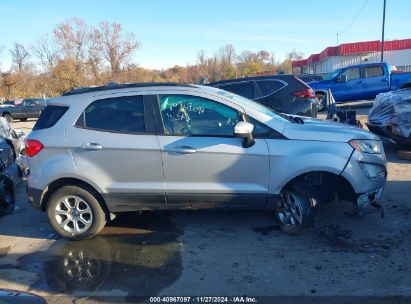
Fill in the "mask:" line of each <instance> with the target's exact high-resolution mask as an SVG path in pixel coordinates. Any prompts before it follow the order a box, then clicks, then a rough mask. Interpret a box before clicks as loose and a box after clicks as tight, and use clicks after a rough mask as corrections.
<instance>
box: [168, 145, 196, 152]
mask: <svg viewBox="0 0 411 304" xmlns="http://www.w3.org/2000/svg"><path fill="white" fill-rule="evenodd" d="M166 152H171V153H179V154H192V153H196V152H197V150H196V149H194V148H193V147H189V146H180V147H174V148H170V149H167V150H166Z"/></svg>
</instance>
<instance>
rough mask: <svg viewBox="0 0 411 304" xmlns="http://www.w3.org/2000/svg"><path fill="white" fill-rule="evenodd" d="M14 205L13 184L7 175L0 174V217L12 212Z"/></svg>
mask: <svg viewBox="0 0 411 304" xmlns="http://www.w3.org/2000/svg"><path fill="white" fill-rule="evenodd" d="M15 203H16V198H15V194H14V182H13V180H12V179H11V178H10V177H9V176H8V175H7V174H4V173H0V216H1V215H5V214H7V213H10V212H12V211H13V210H14V206H15Z"/></svg>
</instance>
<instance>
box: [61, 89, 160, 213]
mask: <svg viewBox="0 0 411 304" xmlns="http://www.w3.org/2000/svg"><path fill="white" fill-rule="evenodd" d="M80 114H81V115H80ZM78 115H79V118H78V119H77V121H76V123H75V125H74V126H70V127H69V128H67V130H66V137H67V145H68V147H69V149H70V151H71V153H72V155H73V158H74V162H75V165H76V167H77V169H78V172H79V174H81V176H83V177H84V178H85V179H86V180H90V181H93V182H94V183H95V184H97V185H99V186H100V187H101V188H102V190H103V191H104V192H105V193H107V194H108V196H109V197H110V200H111V202H112V203H113V205H114V208H115V209H114V210H118V211H122V210H123V211H128V210H140V209H145V208H152V209H156V208H161V207H164V203H165V197H164V176H163V168H162V162H161V154H160V146H159V144H158V140H157V137H156V135H155V132H154V129H153V125H152V113H151V112H150V105H149V98H148V96H147V95H146V94H145V93H142V94H140V95H136V94H129V95H117V94H116V95H106V96H104V95H103V96H100V97H95V98H92V99H91V100H90V101H89V103H88V105H87V106H86V107H85V108H84V109H83V111H82V112H81V113H79V114H78Z"/></svg>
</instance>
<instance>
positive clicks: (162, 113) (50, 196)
mask: <svg viewBox="0 0 411 304" xmlns="http://www.w3.org/2000/svg"><path fill="white" fill-rule="evenodd" d="M25 145H26V153H27V156H28V165H29V174H28V177H27V179H28V184H27V193H28V198H29V201H30V203H31V204H32V205H33V206H34V207H35V208H37V209H40V210H42V211H45V212H47V214H48V218H49V221H50V223H51V225H52V227H53V228H54V229H55V230H56V232H57V233H59V234H60V235H61V236H63V237H66V238H69V239H74V240H79V239H86V238H91V237H93V236H94V235H96V234H97V233H98V232H99V231H100V230H101V229H102V228H103V227H104V226H105V224H106V222H107V221H108V220H111V219H113V218H114V217H115V214H116V213H118V212H126V211H141V210H164V209H187V208H188V209H202V208H247V209H249V208H254V209H267V210H271V211H272V213H273V219H274V218H276V219H277V220H278V221H279V223H280V227H281V228H282V230H283V231H285V232H288V233H297V232H299V231H301V230H302V229H303V228H304V227H305V226H306V225H307V223H308V222H309V219H310V217H311V216H312V214H313V210H312V209H313V208H315V207H317V206H318V205H320V204H322V203H323V202H327V201H330V200H334V199H335V197H336V196H338V197H339V198H340V199H341V200H345V201H350V202H352V203H354V204H355V205H356V206H357V207H359V208H363V207H367V206H369V205H372V204H374V203H375V201H376V200H377V199H378V198H379V196H380V195H381V193H382V191H383V188H384V186H385V182H386V176H387V171H386V158H385V153H384V149H383V146H382V144H381V140H380V139H379V137H378V136H376V135H374V134H373V133H370V132H368V131H365V130H362V129H360V128H357V127H351V126H347V125H345V124H340V123H335V122H325V121H322V120H320V119H314V118H308V117H299V116H294V115H287V114H282V113H277V112H275V111H274V110H271V109H269V108H267V107H265V106H263V105H261V104H259V103H256V102H254V101H252V100H249V99H246V98H244V97H241V96H239V95H236V94H233V93H230V92H228V91H224V90H221V89H218V88H213V87H207V86H200V85H189V84H175V83H162V84H159V83H137V84H117V85H113V84H111V85H109V86H103V87H94V88H82V89H77V90H73V91H71V92H69V93H66V94H65V95H64V96H62V97H58V98H54V99H51V100H49V103H48V105H47V107H46V108H45V110H44V111H43V112H42V114H41V116H40V119H39V120H38V121H37V123H36V125H35V126H34V128H33V131H32V132H31V133H30V134H29V135H28V136H27V138H26V143H25Z"/></svg>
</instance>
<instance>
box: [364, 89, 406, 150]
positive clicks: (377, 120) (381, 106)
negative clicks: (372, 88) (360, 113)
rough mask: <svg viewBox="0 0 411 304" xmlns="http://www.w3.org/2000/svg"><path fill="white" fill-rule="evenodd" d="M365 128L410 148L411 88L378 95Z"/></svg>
mask: <svg viewBox="0 0 411 304" xmlns="http://www.w3.org/2000/svg"><path fill="white" fill-rule="evenodd" d="M367 126H368V129H369V130H370V131H371V132H373V133H375V134H377V135H379V136H381V137H385V138H388V139H390V140H391V141H394V142H395V143H398V144H402V145H408V146H411V88H408V89H402V90H398V91H392V92H386V93H381V94H378V95H377V97H376V98H375V102H374V105H373V106H372V108H371V109H370V112H369V115H368V123H367Z"/></svg>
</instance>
